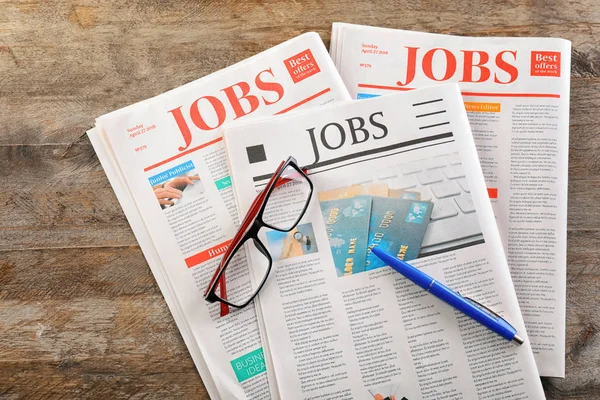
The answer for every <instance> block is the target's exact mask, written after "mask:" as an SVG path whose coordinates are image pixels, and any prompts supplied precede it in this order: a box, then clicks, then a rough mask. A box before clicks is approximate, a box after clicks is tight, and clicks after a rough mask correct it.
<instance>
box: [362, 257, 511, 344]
mask: <svg viewBox="0 0 600 400" xmlns="http://www.w3.org/2000/svg"><path fill="white" fill-rule="evenodd" d="M371 251H372V252H373V254H375V255H376V256H377V257H379V258H380V259H381V261H383V262H384V263H386V264H387V265H389V266H390V267H392V268H393V269H395V270H396V271H398V272H399V273H401V274H402V275H404V276H405V277H406V278H408V279H410V280H411V281H413V282H414V283H416V284H417V285H419V286H420V287H422V288H423V289H425V290H426V291H428V292H430V293H431V294H433V295H434V296H435V297H437V298H438V299H440V300H442V301H444V302H446V303H448V304H450V305H451V306H452V307H454V308H456V309H457V310H459V311H462V312H463V313H465V314H467V315H468V316H469V317H471V318H473V319H474V320H475V321H477V322H479V323H480V324H482V325H484V326H486V327H487V328H489V329H491V330H492V331H494V332H496V333H497V334H498V335H500V336H502V337H503V338H504V339H506V340H509V341H515V342H516V343H517V344H520V345H521V344H523V339H521V338H520V337H519V336H518V335H517V330H516V329H515V328H514V327H513V326H512V325H511V324H509V323H508V322H506V320H505V319H504V318H502V317H501V316H499V315H498V314H496V313H495V312H493V311H491V310H490V309H488V308H487V307H485V306H483V305H481V304H479V303H477V302H476V301H475V300H472V299H469V298H468V297H463V296H461V295H460V294H458V293H456V292H455V291H454V290H452V289H450V288H448V287H447V286H446V285H443V284H442V283H440V282H438V281H436V280H435V279H433V278H432V277H430V276H429V275H427V274H426V273H424V272H421V271H420V270H419V269H417V268H415V267H413V266H412V265H410V264H409V263H407V262H405V261H402V260H400V259H398V258H396V257H394V256H393V255H391V254H389V253H387V252H385V251H383V250H381V249H379V248H377V246H374V247H372V248H371Z"/></svg>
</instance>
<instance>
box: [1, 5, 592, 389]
mask: <svg viewBox="0 0 600 400" xmlns="http://www.w3.org/2000/svg"><path fill="white" fill-rule="evenodd" d="M334 21H345V22H354V23H362V24H367V25H379V26H388V27H397V28H404V29H414V30H423V31H430V32H440V33H453V34H464V35H481V36H491V35H501V36H508V35H512V36H558V37H563V38H566V39H569V40H571V41H572V42H573V66H572V84H571V140H570V142H571V144H570V160H569V173H570V177H569V179H570V181H569V225H568V226H569V228H568V229H569V232H568V265H569V267H568V278H567V281H568V288H567V354H566V360H567V363H566V370H567V377H566V378H565V379H543V384H544V387H545V389H546V394H547V397H548V398H549V399H597V398H598V393H600V334H599V330H600V308H599V307H598V306H599V304H600V267H599V262H600V261H599V260H600V250H599V249H600V211H599V207H598V204H600V178H599V177H598V176H599V174H600V6H599V5H598V4H597V2H596V1H595V0H573V1H567V0H550V1H527V2H513V1H496V2H473V1H468V0H464V1H459V0H456V1H442V0H429V1H409V0H407V1H380V2H375V1H363V2H355V1H350V0H337V1H316V0H312V1H307V2H300V1H292V2H286V1H276V0H275V1H259V0H255V1H247V2H237V1H201V2H190V1H186V2H177V1H170V0H145V1H142V0H139V1H128V2H118V1H114V0H113V1H99V0H80V1H77V2H75V1H61V0H53V1H47V0H23V1H6V0H0V215H1V216H2V218H1V219H0V399H31V398H102V399H104V398H115V399H118V398H129V397H132V398H146V399H154V398H156V399H158V398H200V399H202V398H207V394H206V390H205V389H204V386H203V385H202V381H201V379H200V377H199V375H198V374H197V372H196V370H195V368H194V365H193V363H192V361H191V358H190V357H189V354H188V353H187V350H186V348H185V346H184V344H183V341H182V339H181V337H180V335H179V332H178V331H177V328H176V327H175V324H174V322H173V319H172V317H171V315H170V314H169V312H168V310H167V307H166V305H165V303H164V300H163V298H162V295H161V294H160V291H159V290H158V287H157V286H156V283H155V281H154V279H153V277H152V274H151V273H150V270H149V268H148V266H147V264H146V262H145V260H144V258H143V255H142V253H141V251H140V249H139V247H138V246H137V243H136V241H135V238H134V237H133V234H132V233H131V230H130V229H129V227H128V224H127V221H126V219H125V217H124V215H123V212H122V211H121V208H120V207H119V204H118V202H117V200H116V198H115V195H114V193H113V192H112V190H111V188H110V185H109V184H108V181H107V179H106V177H105V175H104V173H103V171H102V168H101V166H100V164H99V162H98V159H97V158H96V156H95V154H94V151H93V149H92V147H91V145H90V143H89V141H88V140H87V138H86V137H85V136H83V133H84V131H85V130H86V129H88V128H89V127H91V126H92V125H93V123H94V118H95V117H97V116H99V115H101V114H103V113H106V112H109V111H112V110H114V109H117V108H120V107H123V106H126V105H128V104H131V103H133V102H136V101H139V100H142V99H145V98H148V97H151V96H154V95H157V94H160V93H162V92H164V91H166V90H168V89H171V88H174V87H177V86H179V85H181V84H183V83H186V82H189V81H191V80H193V79H196V78H198V77H201V76H203V75H206V74H208V73H210V72H213V71H216V70H219V69H221V68H223V67H226V66H227V65H230V64H231V63H234V62H236V61H239V60H242V59H244V58H247V57H249V56H251V55H253V54H255V53H257V52H259V51H262V50H264V49H266V48H268V47H271V46H272V45H275V44H277V43H280V42H282V41H284V40H286V39H289V38H291V37H294V36H296V35H298V34H300V33H302V32H306V31H310V30H314V31H317V32H318V33H319V34H320V35H321V37H322V38H323V39H324V40H325V42H326V44H328V43H329V37H330V29H331V23H332V22H334Z"/></svg>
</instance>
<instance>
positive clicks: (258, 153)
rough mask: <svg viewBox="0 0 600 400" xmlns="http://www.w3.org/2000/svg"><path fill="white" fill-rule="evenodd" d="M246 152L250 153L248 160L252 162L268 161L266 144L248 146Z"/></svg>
mask: <svg viewBox="0 0 600 400" xmlns="http://www.w3.org/2000/svg"><path fill="white" fill-rule="evenodd" d="M246 153H248V162H249V163H250V164H256V163H259V162H263V161H267V156H266V154H265V146H263V145H262V144H259V145H256V146H249V147H246Z"/></svg>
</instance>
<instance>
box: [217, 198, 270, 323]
mask: <svg viewBox="0 0 600 400" xmlns="http://www.w3.org/2000/svg"><path fill="white" fill-rule="evenodd" d="M265 193H266V192H265V191H264V190H263V191H261V192H260V193H259V195H258V196H256V198H255V199H254V201H253V202H252V205H251V206H250V209H249V210H248V212H247V213H246V216H245V217H244V219H243V221H242V224H241V225H240V230H239V231H238V233H237V234H236V237H234V238H233V240H232V241H231V244H230V246H231V245H232V244H234V243H235V241H236V239H237V236H239V235H240V234H242V233H243V232H244V230H245V228H246V226H247V224H248V221H250V220H251V219H252V217H253V216H254V215H255V214H256V209H257V207H259V206H260V204H261V203H262V199H263V198H264V196H265ZM225 257H227V253H226V254H225ZM225 257H224V259H225ZM216 273H218V270H217V272H216ZM217 286H219V292H220V297H221V298H222V299H223V300H227V286H226V284H225V274H223V275H221V277H220V278H219V283H218V284H217ZM229 311H230V309H229V306H228V305H227V304H225V303H223V302H221V317H224V316H226V315H227V314H229Z"/></svg>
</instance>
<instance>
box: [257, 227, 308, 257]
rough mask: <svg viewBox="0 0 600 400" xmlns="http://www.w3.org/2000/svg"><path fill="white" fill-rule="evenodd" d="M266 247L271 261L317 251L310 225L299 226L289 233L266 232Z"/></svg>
mask: <svg viewBox="0 0 600 400" xmlns="http://www.w3.org/2000/svg"><path fill="white" fill-rule="evenodd" d="M266 236H267V247H268V248H269V252H270V253H271V255H272V257H273V261H279V260H286V259H288V258H293V257H300V256H305V255H308V254H314V253H316V252H318V251H319V248H318V247H317V242H316V240H315V233H314V231H313V226H312V224H311V223H306V224H300V225H298V226H297V227H296V228H294V229H292V230H291V231H289V232H279V231H274V230H273V231H267V232H266Z"/></svg>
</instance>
